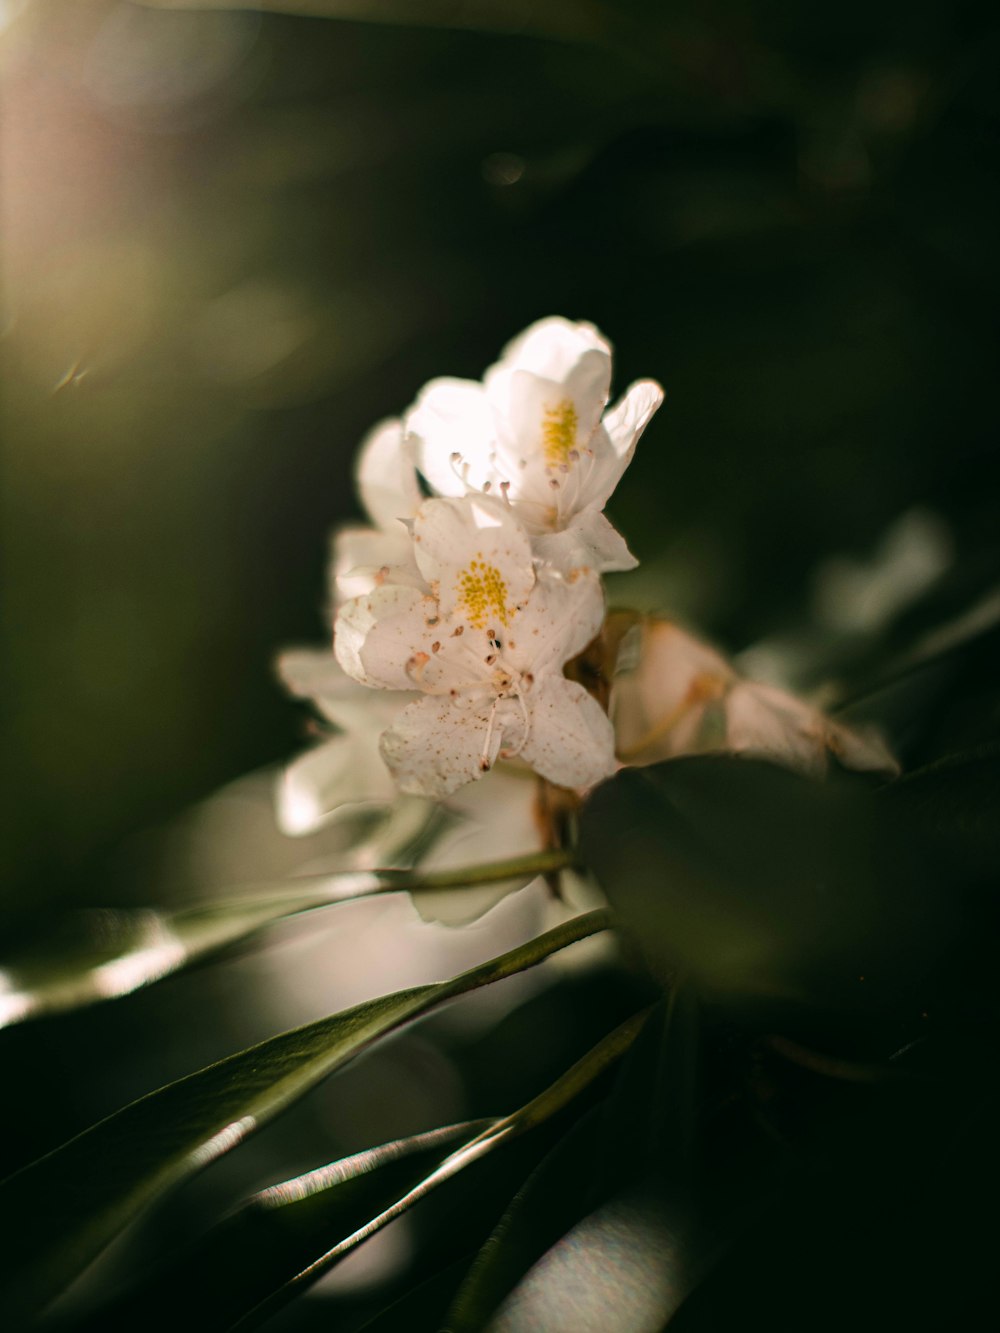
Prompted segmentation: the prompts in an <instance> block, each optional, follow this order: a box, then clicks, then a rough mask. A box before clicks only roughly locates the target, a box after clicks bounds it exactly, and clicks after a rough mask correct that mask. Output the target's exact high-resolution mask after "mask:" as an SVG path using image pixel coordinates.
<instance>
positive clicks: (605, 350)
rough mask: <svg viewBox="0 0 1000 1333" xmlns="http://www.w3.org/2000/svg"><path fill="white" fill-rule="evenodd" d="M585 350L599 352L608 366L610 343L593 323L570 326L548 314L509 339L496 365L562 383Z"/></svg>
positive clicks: (568, 323)
mask: <svg viewBox="0 0 1000 1333" xmlns="http://www.w3.org/2000/svg"><path fill="white" fill-rule="evenodd" d="M589 351H597V352H600V353H601V354H602V355H603V356H604V357H605V358H606V359H607V361H608V362H609V364H610V360H611V344H610V343H609V342H608V341H607V339H606V338H604V337H603V336H602V335H601V334H600V333H599V332H598V330H597V329H596V328H594V326H593V324H586V323H573V321H572V320H568V319H563V318H562V317H561V316H559V315H551V316H549V317H548V318H547V319H540V320H537V321H536V322H535V323H534V324H531V325H530V326H529V327H528V328H526V329H525V330H524V332H523V333H519V334H518V335H517V337H516V338H512V339H511V341H510V342H509V343H508V344H507V346H506V347H505V348H504V349H503V351H502V352H501V354H500V361H499V362H498V366H503V367H504V368H505V369H509V370H530V371H531V372H532V373H533V374H535V375H541V376H543V377H544V378H545V379H550V380H562V379H565V377H566V376H567V375H568V374H569V373H570V371H571V370H572V369H573V367H574V366H575V365H576V364H577V362H578V361H579V360H580V358H581V357H582V356H583V355H584V353H586V352H589ZM491 369H493V368H491ZM489 375H490V371H487V379H488V378H489ZM609 378H610V372H609Z"/></svg>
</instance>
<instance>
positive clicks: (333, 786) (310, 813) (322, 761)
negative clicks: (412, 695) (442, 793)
mask: <svg viewBox="0 0 1000 1333" xmlns="http://www.w3.org/2000/svg"><path fill="white" fill-rule="evenodd" d="M395 794H396V791H395V786H394V784H393V781H392V777H391V775H390V773H389V770H388V769H387V768H386V766H385V764H384V763H383V762H382V759H381V757H380V755H379V752H378V745H377V741H376V738H375V736H374V734H373V735H371V736H368V737H365V738H359V737H358V736H354V735H344V736H334V737H333V738H332V739H330V740H328V741H325V742H324V743H323V744H322V745H317V746H316V747H315V748H314V749H312V750H307V751H306V753H305V754H303V755H301V756H300V757H299V758H298V759H296V760H295V762H294V763H292V764H290V765H289V766H288V768H286V769H285V771H284V773H282V774H281V776H280V777H279V779H278V788H277V817H278V824H279V825H280V827H281V830H282V832H283V833H288V834H291V835H292V836H293V837H298V836H301V835H302V834H305V833H312V832H313V830H314V829H317V828H319V827H320V825H322V824H325V823H327V822H328V821H329V820H331V819H332V818H335V817H336V816H337V815H338V814H346V813H348V812H350V811H353V809H354V807H356V806H357V805H358V804H371V803H373V802H377V803H385V804H388V803H389V802H391V801H392V799H393V797H394V796H395Z"/></svg>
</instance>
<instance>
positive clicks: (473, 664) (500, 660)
mask: <svg viewBox="0 0 1000 1333" xmlns="http://www.w3.org/2000/svg"><path fill="white" fill-rule="evenodd" d="M413 543H414V554H415V558H416V563H417V566H418V568H419V570H420V573H421V575H422V576H423V578H424V580H425V587H424V588H423V589H421V588H417V587H413V586H410V585H406V584H395V583H390V582H384V583H383V584H382V585H381V586H380V587H377V588H375V589H374V590H373V591H372V592H371V593H369V594H368V595H367V596H364V597H359V598H356V599H355V600H353V601H351V602H348V603H346V604H345V605H344V606H343V607H342V608H341V610H340V613H339V615H338V617H337V625H336V633H335V638H334V648H335V651H336V654H337V660H338V661H339V662H340V664H341V666H342V667H343V668H344V670H345V671H346V672H347V673H348V674H349V675H351V676H354V678H355V679H356V680H359V681H361V682H362V683H363V684H366V685H371V686H374V687H376V688H379V689H385V690H405V689H411V690H412V689H416V690H419V691H420V692H421V693H422V694H423V696H424V697H423V698H421V699H418V700H417V701H416V702H414V703H412V704H410V705H408V706H407V707H406V708H405V709H403V711H402V712H401V713H400V714H399V716H398V717H397V718H396V719H395V721H394V722H393V724H392V725H391V727H390V728H389V729H388V730H387V731H386V733H385V734H384V735H383V737H382V744H381V751H382V755H383V757H384V759H385V761H386V763H387V764H388V766H389V768H390V770H391V771H392V773H393V774H394V776H395V778H396V781H397V784H398V785H399V788H400V790H402V791H407V792H414V793H417V794H421V795H428V796H437V797H440V796H445V795H447V794H448V793H449V792H451V791H454V790H455V789H456V788H457V787H459V786H461V785H462V784H463V783H465V782H469V781H472V780H474V779H476V778H478V777H481V776H482V775H483V773H486V772H489V770H490V769H491V768H492V767H493V764H494V763H495V762H496V760H497V758H498V757H503V758H513V757H514V756H518V757H520V759H521V760H522V761H523V762H525V763H527V764H529V765H530V766H531V767H532V768H534V769H535V770H536V772H538V773H539V774H541V775H542V776H543V777H545V778H548V779H549V780H550V781H551V782H554V783H556V784H557V785H559V786H566V787H589V786H592V785H593V784H594V783H595V782H598V781H600V780H601V778H604V777H607V776H608V775H609V774H610V773H611V772H613V771H614V767H615V760H614V736H613V732H612V728H611V724H610V722H609V721H608V719H607V717H606V715H605V714H604V712H603V711H602V710H601V708H600V706H599V705H598V704H597V702H596V701H595V700H594V699H593V698H592V697H591V696H590V695H589V694H588V693H587V692H586V690H585V689H584V688H583V686H581V685H579V684H577V683H576V682H574V681H569V680H567V679H566V678H565V677H564V675H563V672H562V668H563V666H564V665H565V663H566V662H567V661H568V660H569V659H570V658H571V657H574V656H575V655H576V654H577V653H579V652H580V651H581V650H582V649H583V648H584V647H585V646H586V645H587V644H588V643H589V642H590V640H591V639H592V638H593V637H594V636H595V635H596V633H597V632H598V630H599V629H600V626H601V623H602V621H603V618H604V597H603V593H602V591H601V586H600V580H599V579H598V577H597V575H596V574H595V573H594V572H593V571H592V570H589V569H578V570H574V571H572V572H571V573H569V574H566V575H564V574H561V573H559V572H557V571H553V570H550V569H546V568H544V567H542V568H539V569H537V570H536V567H535V560H534V557H533V553H532V548H531V542H530V540H529V537H528V535H527V533H526V532H525V531H524V529H523V528H522V527H521V525H520V523H519V522H518V521H517V520H516V519H515V518H514V516H513V515H512V513H511V512H510V511H509V510H508V509H507V508H506V507H505V506H504V505H503V504H501V503H497V502H491V501H490V500H488V499H479V500H473V499H450V500H427V501H425V502H424V504H423V505H421V507H420V508H419V509H418V511H417V515H416V518H415V520H414V524H413Z"/></svg>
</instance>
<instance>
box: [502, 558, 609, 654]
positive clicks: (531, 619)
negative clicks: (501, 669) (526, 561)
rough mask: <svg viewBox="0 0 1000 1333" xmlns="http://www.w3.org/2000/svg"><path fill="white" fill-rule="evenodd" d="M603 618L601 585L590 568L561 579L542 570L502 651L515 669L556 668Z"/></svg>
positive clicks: (578, 649)
mask: <svg viewBox="0 0 1000 1333" xmlns="http://www.w3.org/2000/svg"><path fill="white" fill-rule="evenodd" d="M603 622H604V590H603V588H602V586H601V580H600V579H599V578H598V576H597V575H596V574H595V573H594V571H593V570H590V569H579V570H575V571H574V572H573V573H572V574H570V575H568V576H567V577H565V578H561V577H559V576H558V575H555V574H551V573H546V572H545V571H542V572H540V573H539V576H538V583H537V584H536V586H535V591H534V592H533V594H532V596H531V599H530V600H529V602H528V604H527V605H526V606H525V608H524V610H523V611H522V612H521V614H520V616H518V618H517V621H516V622H515V624H514V625H513V626H512V627H511V631H510V634H509V636H508V638H507V641H506V643H505V649H504V651H505V655H506V657H507V658H508V659H509V661H511V662H512V663H513V664H514V666H516V667H517V669H518V670H519V671H520V672H522V673H523V672H530V673H532V674H533V675H535V676H538V675H541V674H543V673H545V672H550V671H551V672H558V673H561V671H562V668H563V666H564V665H565V663H566V662H568V661H569V659H570V658H571V657H575V656H576V655H577V653H580V652H582V651H583V649H584V648H586V646H587V644H588V643H590V641H591V640H592V639H593V638H594V637H595V636H596V634H597V633H598V631H599V630H600V628H601V625H602V624H603Z"/></svg>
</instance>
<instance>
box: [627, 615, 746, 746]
mask: <svg viewBox="0 0 1000 1333" xmlns="http://www.w3.org/2000/svg"><path fill="white" fill-rule="evenodd" d="M735 680H736V675H735V673H734V672H733V670H732V668H731V667H730V666H729V664H728V663H727V662H726V660H725V659H724V658H723V657H721V656H720V655H719V654H718V653H717V652H715V651H714V649H712V648H710V647H708V645H707V644H704V643H700V642H699V641H698V640H697V639H695V638H693V637H692V636H691V635H690V634H686V633H685V632H684V630H682V629H680V628H679V626H677V625H674V624H672V623H671V622H670V621H667V620H648V621H646V623H645V624H644V625H643V628H642V639H641V648H640V651H639V657H638V662H637V663H636V666H635V668H634V669H633V670H631V671H628V672H625V673H623V674H621V675H618V676H616V677H615V681H614V685H613V688H612V692H611V717H612V719H613V721H614V727H615V735H616V738H617V739H616V744H617V747H618V755H619V757H620V758H621V759H622V760H623V761H624V762H625V763H628V764H639V765H641V764H655V763H658V762H659V761H660V760H662V759H670V758H672V757H673V756H675V755H677V754H685V753H694V752H696V751H697V750H700V749H702V748H703V743H702V737H701V732H702V724H703V722H704V720H705V710H706V707H707V706H708V705H709V704H710V703H711V702H712V701H713V700H718V699H719V698H720V697H721V696H722V695H723V694H724V693H725V691H726V690H727V689H728V688H729V686H730V684H732V683H733V682H734V681H735Z"/></svg>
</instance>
